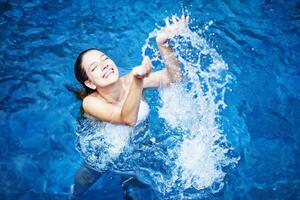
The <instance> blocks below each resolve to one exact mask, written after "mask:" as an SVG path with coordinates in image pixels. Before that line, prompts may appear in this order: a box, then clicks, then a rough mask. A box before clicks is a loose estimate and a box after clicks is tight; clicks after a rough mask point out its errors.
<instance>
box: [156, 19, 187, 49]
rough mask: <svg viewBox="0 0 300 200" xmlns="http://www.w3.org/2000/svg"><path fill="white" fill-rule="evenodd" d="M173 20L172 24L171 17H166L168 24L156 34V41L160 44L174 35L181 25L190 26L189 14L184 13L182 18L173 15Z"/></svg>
mask: <svg viewBox="0 0 300 200" xmlns="http://www.w3.org/2000/svg"><path fill="white" fill-rule="evenodd" d="M172 22H173V23H172V24H170V21H169V18H166V19H165V23H166V26H165V27H164V28H162V29H161V30H160V31H159V32H158V34H157V36H156V43H157V44H158V45H163V44H165V42H166V41H167V39H168V38H170V37H172V36H174V34H175V33H176V31H177V30H178V29H179V28H180V27H185V26H188V23H189V16H184V15H182V16H181V18H180V19H179V18H178V17H175V16H172Z"/></svg>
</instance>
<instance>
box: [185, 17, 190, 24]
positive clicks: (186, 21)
mask: <svg viewBox="0 0 300 200" xmlns="http://www.w3.org/2000/svg"><path fill="white" fill-rule="evenodd" d="M189 20H190V16H186V18H185V25H188V24H189Z"/></svg>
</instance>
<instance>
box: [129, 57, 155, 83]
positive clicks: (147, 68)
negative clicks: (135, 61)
mask: <svg viewBox="0 0 300 200" xmlns="http://www.w3.org/2000/svg"><path fill="white" fill-rule="evenodd" d="M151 69H152V63H151V60H150V58H149V57H148V56H145V57H144V58H143V62H142V64H141V65H140V66H136V67H134V68H133V69H132V74H133V75H134V76H135V77H137V78H145V77H148V76H149V74H150V73H151Z"/></svg>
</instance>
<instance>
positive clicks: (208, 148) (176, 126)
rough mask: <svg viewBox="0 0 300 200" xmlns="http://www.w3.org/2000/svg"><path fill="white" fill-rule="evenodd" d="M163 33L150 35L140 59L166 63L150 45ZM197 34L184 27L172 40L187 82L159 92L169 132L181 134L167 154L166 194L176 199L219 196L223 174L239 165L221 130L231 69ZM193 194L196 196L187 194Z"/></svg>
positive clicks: (160, 112)
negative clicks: (145, 57)
mask: <svg viewBox="0 0 300 200" xmlns="http://www.w3.org/2000/svg"><path fill="white" fill-rule="evenodd" d="M212 23H213V22H212V21H210V22H209V25H211V24H212ZM207 28H208V26H206V27H205V28H204V29H205V30H206V29H207ZM160 31H161V30H158V29H156V30H154V31H153V32H152V33H150V34H149V37H148V38H147V40H146V44H145V45H144V47H143V48H142V54H143V55H146V54H150V55H151V58H152V61H153V62H160V63H163V61H162V59H161V58H160V56H159V51H158V50H157V49H156V48H155V46H154V45H152V44H151V39H153V38H155V37H156V35H157V34H159V33H160ZM197 32H202V30H197V31H191V30H190V29H189V28H188V27H184V26H182V27H180V29H179V30H178V31H177V32H176V33H174V35H173V37H172V38H171V39H169V40H170V41H169V43H170V44H171V45H172V46H173V49H174V50H175V52H176V54H177V55H178V59H179V61H180V63H181V69H182V72H183V75H184V81H183V82H182V83H181V84H177V85H173V86H172V87H167V88H163V89H161V90H160V97H161V101H162V106H161V108H160V109H159V115H160V117H162V118H163V119H165V121H166V123H167V124H168V125H169V126H170V131H169V132H174V131H178V130H180V132H181V134H182V137H181V140H178V141H177V145H176V146H175V147H174V148H173V149H169V150H168V156H169V157H170V158H172V159H175V163H173V164H174V166H169V167H171V168H172V176H171V177H170V178H169V179H168V180H167V181H166V180H165V190H164V192H167V193H170V194H173V195H174V193H175V196H177V197H174V198H178V197H181V198H188V197H193V198H194V197H200V198H201V196H202V197H203V193H199V190H203V189H207V188H209V189H210V191H211V192H213V193H215V192H218V191H220V190H221V189H222V188H223V185H224V184H223V180H224V177H225V175H226V173H225V172H224V170H223V168H224V167H225V166H229V165H230V166H232V165H234V164H236V163H237V161H238V158H230V157H229V156H227V155H228V152H230V151H232V149H231V148H230V147H229V146H228V145H227V141H226V138H225V137H224V135H223V134H222V129H221V128H220V126H219V124H218V120H219V118H220V115H219V113H220V111H221V110H222V109H224V108H226V103H225V102H224V94H225V91H226V89H227V88H226V85H227V83H228V82H229V80H230V78H231V77H230V75H229V73H228V72H227V71H228V66H227V64H226V63H225V62H224V60H223V59H222V56H221V55H220V54H218V53H217V51H216V49H214V48H212V47H210V46H209V45H208V43H207V41H206V40H205V39H204V38H203V37H201V36H200V35H198V34H197ZM189 189H193V190H195V191H194V192H191V191H189V192H186V191H188V190H189ZM174 191H178V192H174Z"/></svg>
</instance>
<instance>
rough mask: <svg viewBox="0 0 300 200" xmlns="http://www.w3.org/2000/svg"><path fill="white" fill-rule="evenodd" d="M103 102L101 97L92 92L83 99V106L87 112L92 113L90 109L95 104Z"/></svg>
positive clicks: (99, 104)
mask: <svg viewBox="0 0 300 200" xmlns="http://www.w3.org/2000/svg"><path fill="white" fill-rule="evenodd" d="M101 104H103V105H104V102H103V101H102V100H101V99H99V98H97V97H96V96H95V95H93V94H90V95H88V96H86V97H85V98H84V99H83V101H82V108H83V110H84V112H85V113H87V114H91V113H90V112H89V110H91V109H93V107H94V106H101Z"/></svg>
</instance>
